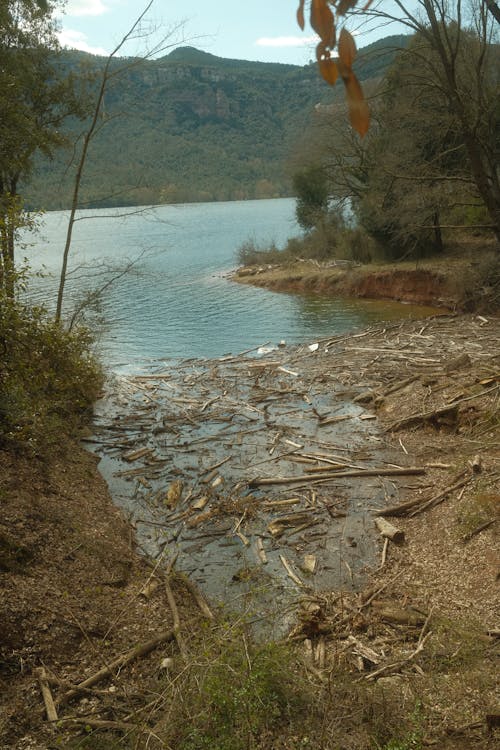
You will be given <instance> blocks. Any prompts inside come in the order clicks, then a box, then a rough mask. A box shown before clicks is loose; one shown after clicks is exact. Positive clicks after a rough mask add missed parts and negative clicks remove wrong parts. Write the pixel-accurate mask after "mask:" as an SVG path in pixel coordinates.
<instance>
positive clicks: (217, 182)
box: [24, 37, 409, 209]
mask: <svg viewBox="0 0 500 750" xmlns="http://www.w3.org/2000/svg"><path fill="white" fill-rule="evenodd" d="M408 39H409V37H388V38H386V39H384V40H381V41H378V42H376V43H375V44H372V45H370V46H368V47H365V48H364V49H362V50H361V51H360V53H359V56H358V60H357V63H356V70H357V74H358V77H359V78H360V80H362V81H366V80H368V79H373V78H377V77H380V76H381V75H383V72H384V70H385V69H386V68H387V66H388V65H389V64H390V63H391V61H392V60H393V58H394V55H395V54H396V51H397V49H398V48H401V46H405V45H406V44H407V40H408ZM104 63H105V58H100V57H98V56H95V55H89V54H86V53H83V52H75V51H72V52H65V53H64V55H63V64H64V65H65V66H66V68H68V69H71V70H76V69H79V68H82V67H83V68H85V69H86V70H87V71H89V72H90V74H93V75H97V74H98V72H99V70H100V69H101V68H102V66H103V64H104ZM120 69H121V70H122V72H121V73H119V72H118V71H119V70H120ZM112 70H113V73H116V75H114V76H113V78H112V80H111V81H110V84H109V86H108V88H107V90H106V95H105V100H104V113H103V117H102V123H101V126H100V127H99V132H98V134H97V136H96V137H95V139H94V140H93V141H92V144H91V148H90V152H89V157H88V161H87V165H86V169H85V174H84V178H83V180H82V190H81V205H82V206H87V207H96V206H113V205H133V204H147V203H164V202H165V203H169V202H185V201H186V202H187V201H212V200H233V199H246V198H267V197H279V196H284V195H289V194H290V189H291V188H290V183H289V178H288V176H287V174H286V167H285V165H286V161H287V159H288V156H289V154H290V152H291V151H292V149H293V146H294V144H295V143H296V142H297V141H298V138H299V136H300V134H301V133H302V132H303V131H304V129H305V127H306V125H307V122H308V120H309V118H310V116H311V112H312V111H313V110H314V107H315V106H316V105H317V104H319V103H322V104H328V103H331V102H332V101H335V100H336V99H341V98H342V97H343V87H342V84H337V86H336V87H334V88H333V89H332V88H331V87H330V86H328V85H327V84H326V83H325V82H324V81H323V80H322V79H321V77H320V76H319V74H318V71H317V67H316V65H315V64H310V65H307V66H305V67H300V66H295V65H283V64H279V63H262V62H251V61H245V60H229V59H225V58H221V57H217V56H215V55H212V54H209V53H207V52H203V51H201V50H198V49H195V48H194V47H181V48H177V49H175V50H174V51H173V52H171V53H170V54H169V55H167V56H165V57H162V58H160V59H156V60H151V61H144V60H135V59H132V58H128V59H117V60H114V61H113V67H112ZM83 128H84V124H83V123H81V122H72V123H70V124H69V125H68V134H69V136H70V139H71V140H72V141H75V140H76V139H77V137H78V135H79V134H80V133H81V132H82V130H83ZM72 154H73V149H67V150H61V151H60V152H59V153H58V154H57V156H56V159H55V160H54V161H52V162H50V161H47V160H43V159H39V161H38V162H37V165H36V172H35V175H34V177H33V179H32V180H31V181H30V184H29V185H27V186H26V187H25V190H24V193H25V195H26V197H27V205H28V206H29V207H30V208H43V209H57V208H66V207H67V206H68V205H69V200H70V195H71V189H72V178H73V169H72V167H71V166H70V167H69V168H68V163H69V162H70V161H71V157H72Z"/></svg>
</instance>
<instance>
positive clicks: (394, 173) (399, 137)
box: [329, 0, 500, 250]
mask: <svg viewBox="0 0 500 750" xmlns="http://www.w3.org/2000/svg"><path fill="white" fill-rule="evenodd" d="M329 4H330V5H332V6H334V7H336V5H337V4H336V3H329ZM347 5H348V6H349V7H352V5H353V3H348V4H347ZM416 5H417V10H416V11H415V12H413V11H412V9H411V8H413V7H414V6H413V5H412V6H411V7H410V5H409V4H408V5H407V4H406V3H405V2H403V1H402V0H392V8H393V10H392V12H391V10H390V8H391V5H388V4H386V3H384V4H381V5H380V6H378V7H377V8H375V9H373V10H366V11H363V13H364V15H365V16H366V15H369V16H371V17H373V18H375V19H376V20H377V21H379V22H383V23H384V24H387V23H388V22H392V21H394V22H398V23H403V24H405V25H406V26H407V28H408V29H409V30H410V31H412V32H413V34H414V35H415V40H416V41H415V42H414V43H413V44H412V45H411V49H410V50H409V51H408V52H407V53H406V54H407V58H406V61H405V71H404V82H403V79H402V78H401V76H400V80H399V81H396V80H393V84H394V91H393V93H392V100H389V97H388V96H387V94H386V95H385V102H382V104H381V105H380V104H379V103H377V104H375V105H374V106H373V107H372V108H373V110H374V112H373V115H374V117H375V120H376V121H378V127H377V123H375V125H374V126H372V128H371V131H370V134H369V136H368V137H367V139H365V141H367V142H366V143H363V145H360V144H359V143H358V144H355V143H354V142H353V141H352V138H351V139H350V141H351V142H350V144H348V150H347V152H345V153H343V152H342V150H340V151H339V143H341V142H342V141H343V142H344V146H345V145H346V141H349V137H348V136H347V135H346V134H345V129H343V128H342V127H341V126H340V127H339V125H338V124H336V128H335V130H336V132H335V133H333V134H332V142H333V143H336V144H337V148H336V153H335V158H334V159H333V160H332V159H331V160H330V165H331V164H332V162H333V163H334V165H335V178H334V182H333V186H332V187H333V190H335V189H338V186H339V183H340V184H343V186H344V188H347V189H349V190H350V191H351V195H349V197H350V198H352V197H353V195H354V196H355V197H356V199H360V198H361V197H362V196H365V197H366V196H368V197H367V201H368V202H369V201H370V200H371V202H372V204H373V203H374V202H375V198H376V196H375V195H374V194H373V193H372V195H371V196H370V195H369V191H370V190H371V191H373V190H374V189H375V188H377V187H378V188H379V190H380V191H381V192H384V191H385V192H384V194H385V201H384V202H383V203H382V204H381V205H383V210H384V211H386V212H387V214H386V218H387V219H388V221H387V226H388V227H389V228H390V231H391V232H393V230H394V229H396V230H397V229H398V228H397V227H396V225H395V224H394V223H392V219H391V217H390V215H389V213H390V212H389V211H388V208H395V207H396V203H397V201H398V199H403V197H404V196H405V195H406V198H407V199H408V201H409V202H411V201H413V204H414V208H415V209H418V213H419V216H418V218H417V217H416V215H414V218H413V223H414V224H415V226H420V228H421V229H423V228H424V226H428V227H429V226H430V227H431V228H432V226H437V224H438V213H439V210H438V209H439V204H440V202H441V201H442V199H443V197H445V196H446V192H447V191H448V202H450V200H449V199H450V189H451V188H452V187H453V196H452V197H454V196H455V197H459V199H460V200H462V199H463V198H462V196H463V193H464V191H465V193H466V194H467V195H466V200H469V201H470V200H471V199H472V200H475V201H476V202H477V201H478V200H479V201H481V202H482V203H483V204H484V206H485V207H486V210H487V212H488V216H489V219H490V222H491V223H490V227H491V229H492V230H493V232H494V233H495V235H496V237H497V239H498V240H499V241H500V175H499V170H498V144H499V142H500V82H499V79H498V73H497V71H498V68H499V64H500V57H499V47H498V45H497V44H495V41H497V37H498V26H497V24H496V22H495V20H494V18H493V15H492V14H491V13H489V11H488V5H487V4H485V3H484V2H481V0H456V2H455V3H453V4H452V3H449V2H448V0H416ZM378 101H380V100H378ZM384 109H385V111H384ZM419 118H420V119H419ZM417 123H419V124H418V125H417ZM384 129H385V133H384V132H383V131H384ZM331 131H332V129H330V132H331ZM431 134H432V135H431ZM370 136H371V137H370ZM429 136H430V137H429ZM432 139H436V140H435V141H434V142H433V140H432ZM398 144H399V146H398ZM377 147H378V153H377ZM340 148H341V147H340ZM331 152H332V149H330V153H331ZM398 152H399V156H400V157H403V156H404V157H405V159H404V160H400V161H399V162H398V159H397V156H398ZM410 162H411V168H409V165H410ZM417 163H418V165H419V166H417ZM457 169H458V172H457ZM339 178H340V179H339ZM384 185H385V187H384ZM417 186H419V188H418V189H417ZM419 198H421V199H423V200H420V201H418V200H417V199H419ZM436 201H437V202H436ZM418 203H419V205H417V204H418ZM433 203H434V204H435V206H434V210H433V209H432V204H433ZM408 205H409V203H408ZM367 207H368V203H367V202H365V208H367ZM436 210H437V213H436ZM370 213H371V217H369V214H370ZM425 214H427V217H426V216H425ZM373 215H374V214H373V211H372V212H370V211H368V212H366V213H365V217H364V218H365V220H368V221H369V220H370V218H373ZM408 218H409V217H408ZM403 223H404V222H403ZM406 223H407V224H408V222H406ZM396 234H397V231H396ZM435 239H436V240H437V241H439V239H438V233H437V230H436V233H435ZM498 247H499V250H500V244H499V245H498Z"/></svg>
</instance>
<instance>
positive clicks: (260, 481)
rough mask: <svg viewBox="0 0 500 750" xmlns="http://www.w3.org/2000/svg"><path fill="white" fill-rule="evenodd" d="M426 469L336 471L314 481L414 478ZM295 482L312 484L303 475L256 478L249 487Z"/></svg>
mask: <svg viewBox="0 0 500 750" xmlns="http://www.w3.org/2000/svg"><path fill="white" fill-rule="evenodd" d="M425 473H426V469H425V468H424V467H421V466H408V467H407V468H404V469H386V468H385V467H382V468H380V469H353V470H349V471H336V472H333V471H332V472H331V473H330V474H328V475H327V476H325V475H323V476H322V477H321V479H320V480H312V481H321V482H323V481H325V480H329V479H337V478H339V477H379V476H380V477H401V476H414V475H420V474H425ZM295 482H311V477H310V476H309V475H307V474H303V475H301V476H297V477H275V478H273V477H256V478H255V479H251V480H250V481H249V483H248V486H249V487H262V486H265V485H270V484H293V483H295Z"/></svg>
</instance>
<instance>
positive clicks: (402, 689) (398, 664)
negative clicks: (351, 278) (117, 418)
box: [0, 300, 500, 750]
mask: <svg viewBox="0 0 500 750" xmlns="http://www.w3.org/2000/svg"><path fill="white" fill-rule="evenodd" d="M420 301H421V300H420ZM499 341H500V319H499V318H495V317H483V316H451V315H447V316H442V317H436V318H431V319H426V320H421V321H406V322H403V323H397V324H390V325H388V326H386V327H384V326H378V327H375V328H372V329H369V330H367V331H362V332H358V333H356V334H355V335H349V336H336V337H332V338H331V339H329V340H324V341H321V342H317V343H318V347H316V348H315V349H314V351H311V350H310V349H309V348H308V347H302V348H299V349H296V350H293V351H288V350H287V351H286V352H284V353H283V354H282V362H283V364H284V365H285V366H286V367H293V366H296V365H297V363H298V362H301V363H302V366H304V367H305V366H306V365H309V364H310V366H311V368H315V372H317V373H322V374H323V375H324V378H323V381H324V388H325V389H329V387H330V383H331V382H332V380H333V379H334V380H335V382H336V383H338V384H342V385H343V386H345V388H346V389H347V390H349V392H350V394H351V398H352V399H356V398H357V399H358V403H359V402H361V401H363V403H364V404H365V405H366V409H367V411H368V412H369V413H370V416H371V417H373V418H374V420H376V423H377V425H378V428H379V431H380V441H381V444H384V445H385V446H387V447H388V448H390V449H391V450H392V451H396V452H398V454H399V455H400V457H401V464H402V465H408V464H412V465H415V466H422V467H423V468H424V470H425V473H424V474H423V475H422V476H419V477H408V478H407V479H406V480H404V485H405V495H404V498H405V499H408V498H410V499H412V500H414V501H415V503H416V505H415V506H414V508H413V509H412V512H413V510H417V512H418V511H420V510H421V509H422V508H423V506H424V504H425V503H428V502H429V501H430V502H431V506H432V507H427V509H425V510H422V512H418V514H417V515H415V516H413V517H409V516H408V515H405V516H400V515H393V516H391V517H390V518H389V519H388V520H389V521H391V522H393V523H394V524H396V525H397V526H398V527H400V529H401V530H402V531H404V533H405V541H404V543H402V544H398V545H396V544H393V543H392V542H389V544H388V547H387V550H386V553H387V559H386V560H385V561H384V564H383V565H381V566H380V567H379V569H376V570H373V571H372V572H371V575H370V581H369V583H368V586H366V587H365V590H364V592H361V594H360V595H358V594H356V593H353V592H349V593H342V592H339V591H335V592H332V591H327V592H324V593H323V594H321V595H320V594H314V595H313V596H310V597H307V596H306V597H305V599H304V602H305V603H304V602H303V604H302V609H301V610H300V611H299V612H298V615H297V617H298V625H297V627H296V629H295V631H294V633H293V637H294V638H295V639H296V640H298V641H299V642H300V643H303V644H304V647H305V648H306V650H308V651H307V652H308V653H309V656H308V657H307V658H309V662H308V665H309V666H307V665H306V667H305V669H306V670H307V669H310V670H311V674H312V675H316V677H317V681H318V685H321V684H323V683H324V681H325V680H326V681H327V682H328V680H329V679H330V678H331V675H332V674H334V672H333V670H334V668H338V665H339V663H340V662H341V661H342V660H344V661H345V667H346V669H347V673H348V675H350V677H349V679H350V680H351V681H352V684H351V688H350V689H349V690H350V693H349V695H350V698H349V700H350V701H351V702H352V701H354V700H355V697H354V696H355V695H357V693H355V687H354V685H355V684H358V683H359V681H360V680H361V681H362V684H363V685H365V684H366V685H369V686H372V690H373V692H372V694H371V695H372V697H371V699H370V700H373V701H375V703H373V706H375V708H373V706H372V708H373V710H374V711H376V712H379V714H380V715H381V716H382V714H383V715H384V716H385V714H384V713H383V712H384V711H385V712H387V723H388V724H390V716H389V714H390V712H391V711H392V710H394V712H396V708H395V707H396V706H397V710H401V711H405V712H406V713H411V712H412V711H414V710H415V706H416V705H417V704H418V705H421V706H423V709H422V710H423V711H424V713H425V720H422V731H423V732H424V737H423V740H422V741H423V742H424V744H426V745H430V746H432V745H434V746H436V747H439V748H463V750H465V748H493V747H496V746H497V745H496V742H497V741H498V735H497V730H496V729H495V726H498V714H499V707H500V696H499V694H498V681H497V666H498V664H497V661H498V633H499V627H500V611H499V607H498V581H499V573H500V555H499V544H498V528H499V506H500V493H499V480H500V412H499V403H500V351H499V345H498V342H499ZM273 357H276V353H275V352H273ZM476 457H478V458H476ZM0 477H1V479H0V503H1V507H2V517H1V519H0V586H1V588H2V596H1V600H0V639H1V642H0V688H1V695H0V747H1V748H2V750H7V748H19V749H24V748H26V749H27V748H50V747H77V746H82V745H78V744H74V745H73V744H72V742H73V740H72V738H73V737H76V738H77V739H78V736H79V733H80V732H81V725H82V724H83V725H84V726H85V723H86V724H87V727H90V726H91V725H92V724H91V722H92V721H94V722H95V721H108V722H115V725H113V726H112V727H111V725H110V727H111V728H112V729H114V730H116V729H118V730H119V729H120V726H119V725H120V722H122V724H123V726H125V727H126V726H129V724H128V722H129V721H131V719H130V717H131V716H132V717H133V711H134V710H135V709H137V708H138V707H143V706H145V705H148V704H149V703H150V702H151V700H152V697H154V695H155V684H156V685H157V684H158V679H160V676H161V673H162V662H164V659H165V658H166V657H172V658H174V659H177V658H178V648H177V645H176V644H175V641H174V640H172V639H169V641H168V642H166V643H163V644H161V645H159V646H158V648H156V649H154V650H152V651H151V652H150V653H148V654H147V655H146V656H144V657H141V658H138V659H136V660H134V661H132V662H131V663H130V664H129V665H127V666H125V667H123V669H117V670H115V671H114V672H113V677H112V679H110V678H109V677H108V678H106V679H104V680H102V681H101V682H99V683H98V684H96V685H95V687H93V688H89V692H85V691H83V692H80V694H79V696H78V698H77V699H76V700H74V701H73V702H72V703H70V704H69V705H68V706H66V707H63V708H62V710H61V712H60V715H61V716H63V717H65V718H66V719H68V717H73V719H75V718H76V719H78V721H79V723H78V722H73V724H72V723H71V722H69V721H66V722H63V723H62V724H61V723H58V724H57V725H56V726H55V727H54V726H52V725H51V724H50V723H49V722H47V720H46V717H45V713H44V708H43V701H42V697H41V693H40V687H39V683H38V679H37V677H36V673H35V670H36V669H37V668H39V667H40V666H44V667H45V668H46V669H47V671H48V672H49V674H50V676H51V677H52V680H53V688H52V689H53V692H54V695H55V696H56V697H57V696H60V695H61V694H63V693H64V691H65V690H66V689H67V687H68V684H69V685H75V684H77V683H80V682H81V681H82V680H84V679H85V678H87V677H88V676H89V675H91V674H93V673H95V672H96V671H97V670H99V669H101V668H102V667H103V666H104V665H106V664H109V663H110V661H112V660H113V659H115V658H116V657H117V656H119V655H120V654H123V653H125V652H127V651H128V650H129V649H131V648H132V647H134V646H136V645H137V644H138V643H144V642H146V641H148V639H150V638H151V637H153V636H154V635H156V634H157V633H158V632H159V631H163V630H164V629H165V628H167V629H168V628H171V627H172V626H173V625H174V617H173V614H172V608H171V604H169V600H168V596H167V590H166V587H165V586H164V585H163V578H162V577H161V576H160V577H158V576H159V571H157V573H158V576H155V577H154V580H155V581H160V585H158V588H157V589H156V591H155V592H154V594H153V595H151V596H148V597H145V596H144V595H141V591H143V589H144V586H145V584H147V583H148V582H151V580H152V570H151V563H150V562H148V561H147V560H146V559H145V558H144V557H142V556H141V555H139V554H138V550H137V547H136V543H135V540H134V535H133V532H132V529H131V526H130V524H129V523H128V522H127V520H125V519H124V517H123V516H122V515H121V514H120V512H119V511H118V510H117V508H116V507H115V506H114V505H113V503H112V501H111V499H110V497H109V494H108V491H107V488H106V486H105V484H104V481H103V479H102V477H101V476H100V474H99V471H98V464H97V460H96V459H95V458H94V457H93V456H91V455H90V454H88V453H86V452H85V451H84V450H83V449H82V448H81V447H80V446H78V445H77V444H68V445H66V447H65V449H64V450H62V449H61V452H60V454H58V455H51V456H44V457H42V456H29V457H28V456H23V455H16V454H13V453H12V452H7V451H5V450H4V451H0ZM373 481H374V486H376V487H377V489H378V490H380V489H382V490H384V492H385V494H386V496H387V504H391V501H390V500H389V497H390V496H391V495H392V494H393V493H392V492H391V481H392V480H391V479H389V478H385V479H384V478H382V477H380V478H379V479H377V478H374V480H373ZM458 485H460V486H458ZM446 488H452V489H450V490H449V491H448V492H445V493H444V495H443V497H441V498H440V497H439V493H440V491H441V490H444V489H446ZM435 498H438V499H437V500H436V501H435V504H433V502H432V501H433V499H435ZM381 509H382V506H381ZM382 545H383V539H382V538H380V544H379V546H380V554H382ZM172 588H173V593H174V597H175V600H176V602H177V605H178V607H179V609H180V621H181V624H182V632H183V633H184V635H185V638H186V641H187V642H188V643H189V639H190V638H191V637H194V634H196V632H197V631H198V630H201V629H202V628H203V627H204V625H202V621H203V618H202V614H201V612H200V610H199V607H198V606H197V605H196V604H195V602H194V599H193V597H192V594H191V593H190V590H189V589H188V588H187V587H186V585H185V584H184V583H183V581H182V579H181V578H179V577H174V578H173V579H172ZM398 618H399V619H398ZM349 639H354V640H349ZM370 648H371V649H372V652H374V653H375V656H371V657H370V655H368V656H367V655H366V654H367V651H366V649H370ZM419 649H420V650H419ZM415 652H416V653H415ZM341 654H343V656H339V655H341ZM371 659H376V661H370V660H371ZM378 670H381V671H380V672H379V673H377V671H378ZM376 673H377V674H376ZM329 675H330V677H329ZM57 680H59V681H60V683H59V685H56V684H55V681H57ZM377 691H379V692H380V691H382V692H383V695H382V696H381V695H380V694H379V692H377ZM374 696H375V697H374ZM377 696H378V697H377ZM339 705H340V704H339ZM370 705H371V704H370ZM381 706H383V707H384V708H383V710H382V708H381ZM365 709H366V710H365V711H364V714H363V715H365V714H367V712H368V709H367V708H366V706H365ZM394 715H396V713H395V714H394ZM356 717H358V718H356ZM156 719H157V717H156ZM331 720H332V721H333V719H331ZM155 723H156V722H155ZM361 724H362V722H361ZM361 724H360V720H359V714H357V713H356V712H355V711H354V712H353V714H352V716H351V717H350V718H349V717H346V716H345V715H342V716H341V717H340V718H339V720H338V722H337V724H335V727H334V728H333V729H334V730H335V732H336V737H337V740H336V741H337V743H338V746H339V747H343V748H346V749H347V748H351V747H352V748H361V747H368V745H366V744H363V743H364V742H366V741H367V740H366V738H361V737H360V736H359V737H358V734H356V732H359V731H361V730H360V726H361ZM96 726H97V725H96V724H94V725H93V727H94V729H96ZM356 727H357V728H356ZM104 728H105V727H104ZM333 729H332V731H333ZM96 731H98V730H97V729H96ZM332 736H333V735H332ZM272 742H273V741H270V744H268V745H266V747H269V748H270V747H283V748H285V747H287V748H292V747H298V745H294V744H287V743H286V741H285V740H282V744H272ZM86 746H87V747H93V746H95V747H98V746H99V745H98V744H97V740H96V744H95V745H92V744H91V745H88V744H87V745H86ZM159 746H161V745H159ZM164 746H165V747H167V746H168V745H164ZM317 746H318V747H321V745H317ZM262 747H264V746H262ZM324 747H327V745H326V744H325V745H324ZM328 747H331V745H328ZM402 747H403V745H402ZM404 747H412V745H411V744H407V745H406V746H404Z"/></svg>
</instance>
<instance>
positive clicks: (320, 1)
mask: <svg viewBox="0 0 500 750" xmlns="http://www.w3.org/2000/svg"><path fill="white" fill-rule="evenodd" d="M311 26H312V28H313V29H314V31H315V32H316V34H317V35H318V36H319V38H320V39H321V41H322V42H323V44H325V45H326V46H327V47H332V46H333V45H334V43H335V41H334V40H335V19H334V17H333V13H332V11H331V10H330V6H329V5H328V3H327V0H311Z"/></svg>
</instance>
